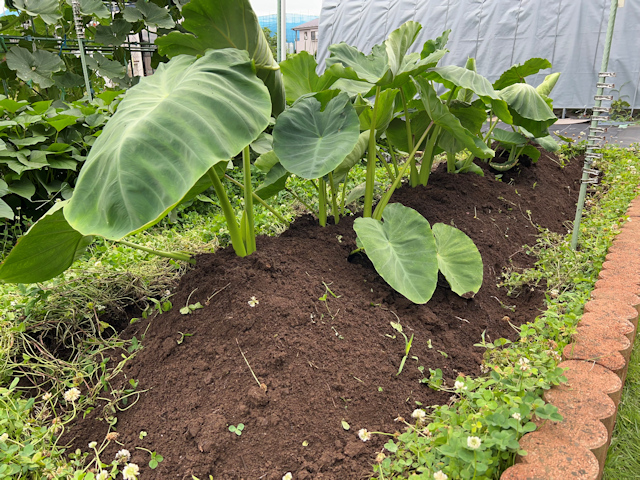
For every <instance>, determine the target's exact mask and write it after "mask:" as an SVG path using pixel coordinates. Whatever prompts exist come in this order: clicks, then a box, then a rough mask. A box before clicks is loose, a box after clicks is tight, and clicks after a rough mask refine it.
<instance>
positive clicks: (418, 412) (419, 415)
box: [411, 408, 427, 422]
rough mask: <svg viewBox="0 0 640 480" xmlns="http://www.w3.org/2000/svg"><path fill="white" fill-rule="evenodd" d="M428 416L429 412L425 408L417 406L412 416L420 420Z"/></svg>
mask: <svg viewBox="0 0 640 480" xmlns="http://www.w3.org/2000/svg"><path fill="white" fill-rule="evenodd" d="M426 416H427V412H425V411H424V410H423V409H421V408H416V409H415V410H414V411H413V412H412V413H411V418H415V419H416V420H418V421H419V422H421V421H422V420H424V418H425V417H426Z"/></svg>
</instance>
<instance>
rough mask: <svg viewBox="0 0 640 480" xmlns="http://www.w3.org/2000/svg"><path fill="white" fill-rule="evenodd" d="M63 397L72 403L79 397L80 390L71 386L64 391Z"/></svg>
mask: <svg viewBox="0 0 640 480" xmlns="http://www.w3.org/2000/svg"><path fill="white" fill-rule="evenodd" d="M63 397H64V399H65V400H66V401H67V402H70V403H73V402H75V401H76V400H78V399H79V398H80V390H78V389H77V388H76V387H73V388H71V389H69V390H67V391H66V392H64V395H63Z"/></svg>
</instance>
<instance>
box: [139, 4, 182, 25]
mask: <svg viewBox="0 0 640 480" xmlns="http://www.w3.org/2000/svg"><path fill="white" fill-rule="evenodd" d="M136 8H137V9H138V10H139V11H140V13H141V14H142V16H143V17H144V23H145V25H146V26H147V27H158V28H173V27H175V25H176V22H174V21H173V18H171V15H170V14H169V10H167V9H166V8H163V7H160V6H158V5H156V4H155V3H153V2H145V1H138V2H136Z"/></svg>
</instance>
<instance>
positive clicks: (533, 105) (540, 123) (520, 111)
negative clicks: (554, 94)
mask: <svg viewBox="0 0 640 480" xmlns="http://www.w3.org/2000/svg"><path fill="white" fill-rule="evenodd" d="M500 95H501V96H502V98H503V99H504V100H505V101H506V102H507V104H508V105H509V111H510V112H511V115H512V116H513V124H514V125H519V126H521V127H524V128H525V129H527V130H528V131H529V132H531V134H532V135H533V136H534V137H544V136H546V135H548V134H549V133H548V130H547V129H548V128H549V127H550V126H551V125H553V124H554V123H555V122H556V121H557V120H558V119H557V118H556V116H555V115H554V113H553V110H551V108H550V107H549V105H548V104H547V102H545V100H544V98H542V96H540V94H539V93H538V92H537V91H536V89H535V88H534V87H532V86H531V85H528V84H526V83H515V84H513V85H510V86H508V87H505V88H503V89H502V90H500Z"/></svg>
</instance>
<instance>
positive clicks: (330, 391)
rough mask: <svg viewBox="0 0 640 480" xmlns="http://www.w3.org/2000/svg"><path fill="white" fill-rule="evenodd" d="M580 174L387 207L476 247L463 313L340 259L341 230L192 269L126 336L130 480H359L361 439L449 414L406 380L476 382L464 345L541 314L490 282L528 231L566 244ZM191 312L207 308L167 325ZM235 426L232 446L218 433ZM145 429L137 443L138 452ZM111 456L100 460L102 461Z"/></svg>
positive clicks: (530, 299)
mask: <svg viewBox="0 0 640 480" xmlns="http://www.w3.org/2000/svg"><path fill="white" fill-rule="evenodd" d="M581 165H582V161H581V159H580V158H577V159H575V160H574V161H573V162H571V164H570V165H569V166H567V167H565V168H560V166H559V164H558V163H557V162H556V161H555V160H552V159H551V158H550V156H549V155H548V154H546V153H543V155H542V158H541V159H540V161H539V162H538V163H537V164H535V165H532V166H528V167H521V170H520V171H518V172H510V173H508V174H505V175H504V176H503V177H502V180H503V181H501V182H500V181H496V180H495V177H494V174H493V173H491V172H487V175H486V176H485V177H479V176H477V175H472V174H468V175H449V174H447V173H445V172H443V171H442V170H438V171H437V172H436V173H434V174H433V175H432V177H431V179H430V185H429V187H427V188H416V189H410V188H407V187H404V188H402V189H401V190H400V191H398V192H397V193H396V195H395V196H394V201H395V202H400V203H403V204H404V205H406V206H410V207H412V208H414V209H416V210H418V211H419V212H420V213H422V214H423V215H424V216H425V217H426V218H427V219H428V220H429V221H430V222H431V223H435V222H444V223H447V224H453V225H455V226H456V227H458V228H460V229H462V230H463V231H464V232H466V233H467V234H468V235H469V236H470V237H471V238H472V239H473V240H474V241H475V243H476V245H477V246H478V248H479V250H480V253H481V254H482V257H483V259H484V284H483V287H482V289H481V290H480V292H479V293H478V294H477V295H476V297H475V298H473V299H470V300H467V299H463V298H460V297H458V296H457V295H455V294H453V293H452V292H451V291H450V290H449V289H448V288H447V287H446V282H443V285H440V286H439V287H438V288H437V290H436V292H435V294H434V296H433V299H432V300H431V301H430V302H429V303H428V304H426V305H414V304H412V303H411V302H409V301H408V300H406V299H405V298H404V297H402V296H401V295H399V294H398V293H396V292H395V291H393V290H392V289H391V288H390V287H389V286H388V285H387V284H386V283H385V282H384V281H382V280H381V278H380V277H379V276H378V275H377V273H376V272H375V270H374V269H373V268H372V266H371V264H370V263H369V262H368V260H367V259H366V258H355V259H351V261H348V257H349V253H350V252H351V251H352V250H353V249H354V248H355V233H354V231H353V229H352V224H353V219H351V218H347V219H343V220H341V221H340V224H339V225H335V226H328V227H326V228H321V227H319V226H318V225H317V222H316V221H315V220H314V219H312V218H310V217H308V216H303V217H301V218H299V219H298V220H297V221H296V222H295V223H294V224H293V225H292V226H291V228H290V229H289V230H288V231H287V232H285V233H284V234H283V235H282V236H281V237H279V238H260V239H259V240H258V251H257V252H256V253H254V254H253V255H251V256H249V257H247V258H237V257H236V256H235V255H234V253H233V251H232V250H230V249H225V250H221V251H219V252H217V253H216V254H214V255H203V256H201V257H199V258H198V264H197V267H196V268H195V269H193V270H192V271H190V272H189V273H187V274H186V275H185V276H184V277H183V279H182V281H181V283H180V285H179V287H178V289H177V291H176V293H175V296H174V297H173V298H172V301H173V305H174V308H173V310H171V311H170V312H168V313H165V314H163V315H160V316H158V317H156V318H154V319H153V320H151V321H150V322H140V323H136V324H134V325H132V326H131V327H129V328H128V330H127V331H125V335H129V336H132V335H136V336H137V337H138V338H140V337H141V335H143V334H144V343H143V344H144V349H143V350H142V351H141V352H140V353H139V354H138V355H137V357H136V358H135V359H134V360H133V361H131V362H130V363H129V364H128V365H127V366H126V367H125V372H124V376H123V378H122V379H121V382H122V384H124V383H125V382H126V381H128V380H129V379H137V380H139V388H141V389H148V391H147V392H146V393H144V394H142V395H141V396H140V399H139V401H138V402H137V403H136V404H135V405H134V406H133V407H132V408H130V409H128V410H127V411H125V412H122V413H120V414H119V415H118V423H117V431H118V432H119V434H120V436H119V439H118V440H119V441H120V442H122V443H123V444H124V448H128V449H129V450H130V451H131V452H132V453H133V459H132V461H134V462H136V463H138V464H140V465H141V466H142V465H146V464H147V462H148V459H149V456H148V454H147V453H145V452H143V451H141V450H136V449H135V447H137V446H139V447H145V448H148V449H150V450H155V451H157V452H158V453H160V454H161V455H163V456H164V461H163V462H162V463H161V464H160V466H159V467H158V468H157V469H156V470H150V469H149V468H148V467H146V466H145V467H144V468H143V478H154V479H169V478H177V479H191V478H192V477H191V475H192V474H193V475H196V476H197V477H198V478H200V479H201V480H204V479H207V478H209V477H208V476H209V475H212V476H213V478H214V479H216V480H217V479H277V480H280V479H281V478H282V476H283V475H284V474H285V473H286V472H292V473H293V478H295V479H296V480H299V479H359V478H367V477H368V475H369V474H370V472H371V467H370V465H371V464H372V463H373V461H374V458H375V456H376V454H377V452H378V451H380V450H381V449H382V445H383V444H384V443H385V441H386V440H385V438H384V437H382V436H377V437H374V439H373V440H372V441H369V442H366V443H364V442H362V441H360V440H359V439H358V437H357V431H358V430H359V429H360V428H367V429H368V430H369V431H385V432H393V431H395V430H396V429H398V428H400V426H399V425H398V423H395V422H394V419H395V418H396V417H398V416H403V417H406V418H409V416H410V414H411V412H412V411H413V410H414V409H415V408H417V405H420V404H421V405H426V406H428V405H434V404H442V403H446V402H448V401H449V398H448V395H446V394H443V393H440V392H435V391H433V390H430V389H429V388H427V387H426V386H425V385H423V384H421V383H420V382H419V381H420V379H421V378H423V377H424V375H423V374H422V373H421V372H420V371H419V369H418V367H424V369H425V371H426V372H427V373H428V369H429V368H431V369H435V368H441V369H442V371H443V372H444V375H445V377H446V378H447V379H449V381H451V380H452V379H455V377H456V376H457V375H458V374H465V375H474V376H475V375H477V374H479V373H480V369H479V367H480V363H481V360H482V353H483V352H482V349H480V348H477V347H474V344H475V343H477V342H478V341H479V340H480V338H481V334H482V332H483V331H486V336H487V338H488V339H492V340H493V339H496V338H499V337H509V338H514V337H515V335H516V332H515V331H514V329H513V327H512V326H511V325H510V323H509V321H508V320H510V322H511V323H513V324H514V325H519V324H522V323H524V322H528V321H531V320H533V319H534V318H535V316H536V315H537V314H538V313H539V311H540V309H541V308H542V307H543V292H541V291H537V290H535V291H531V290H528V291H526V292H524V293H523V294H521V295H520V296H519V297H518V298H509V297H507V296H506V295H505V293H504V292H503V291H501V290H499V289H498V288H497V286H496V284H497V283H498V282H499V279H500V275H501V273H502V271H503V269H504V268H505V267H508V266H510V265H513V266H516V267H525V266H528V265H531V262H532V261H533V259H531V258H529V257H527V256H526V255H525V254H524V253H523V252H522V250H521V246H522V245H524V244H531V243H533V242H534V241H535V235H536V234H537V229H536V227H535V226H534V224H538V225H541V226H543V227H546V228H549V229H551V230H553V231H556V232H562V233H566V226H565V225H564V223H565V222H566V221H567V220H570V219H573V215H574V211H575V202H576V199H577V192H578V187H579V177H580V168H581ZM329 289H330V290H331V292H333V294H335V295H336V296H337V298H336V297H334V296H333V295H332V294H331V293H327V292H328V290H329ZM325 293H327V294H326V301H323V300H321V299H320V298H321V297H324V296H325ZM252 297H255V298H256V300H257V302H259V303H257V305H255V306H254V307H251V306H250V305H249V303H248V302H249V301H250V300H251V298H252ZM188 298H189V300H188ZM196 302H201V303H202V304H203V305H205V308H203V309H199V310H195V311H194V312H193V313H191V314H190V315H181V314H180V312H179V309H180V308H181V307H184V306H185V305H187V303H189V304H194V303H196ZM505 307H511V308H505ZM506 317H508V318H506ZM392 321H399V322H400V323H401V324H402V326H403V327H404V329H405V332H406V333H407V334H408V335H411V334H413V335H414V340H413V346H412V348H411V352H410V358H409V359H408V360H407V363H406V365H405V366H404V370H403V371H402V373H401V374H400V375H397V372H398V367H399V365H400V361H401V359H402V356H403V354H404V348H405V343H404V340H403V339H402V338H401V337H400V336H398V335H397V332H395V331H394V330H393V329H392V328H391V326H390V322H392ZM145 332H146V334H145ZM183 334H184V335H185V336H184V337H183ZM187 335H188V336H187ZM180 340H182V341H181V342H180ZM242 353H244V355H245V356H246V361H245V359H243V355H242ZM247 362H248V364H249V365H250V366H251V369H252V370H253V372H254V373H255V375H256V376H257V378H258V380H259V382H260V383H264V384H265V385H266V388H267V390H266V392H264V391H263V390H261V388H260V387H259V386H258V383H257V382H256V380H255V379H254V378H253V376H252V373H251V371H250V369H249V367H248V365H247ZM418 402H420V403H418ZM99 410H100V409H99V408H98V409H96V410H94V412H92V414H90V415H89V416H87V418H86V419H85V420H81V421H79V422H78V423H77V424H76V425H75V426H74V427H73V428H71V429H70V432H69V434H68V435H67V436H66V437H65V440H67V441H69V442H72V445H73V448H81V449H82V450H83V451H86V450H87V444H88V442H90V441H92V440H97V441H100V440H101V439H102V438H103V436H104V434H105V433H106V432H107V430H108V429H107V425H106V424H105V423H104V422H101V421H99V420H98V419H97V417H98V412H99ZM343 420H344V421H346V422H348V424H349V425H350V426H351V428H350V430H348V431H346V430H345V429H343V426H342V424H341V422H342V421H343ZM239 423H243V424H244V425H245V429H244V431H243V432H242V435H241V436H238V435H236V434H234V433H231V432H230V431H229V430H228V427H229V426H230V425H238V424H239ZM143 430H144V431H146V432H148V435H147V436H146V437H145V438H144V439H143V440H140V439H139V432H140V431H143ZM114 447H117V446H115V445H114ZM117 448H123V447H117ZM117 448H113V449H110V450H109V451H108V452H106V453H105V454H103V458H104V459H105V460H107V461H110V459H111V458H113V455H114V454H115V451H116V450H117Z"/></svg>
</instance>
